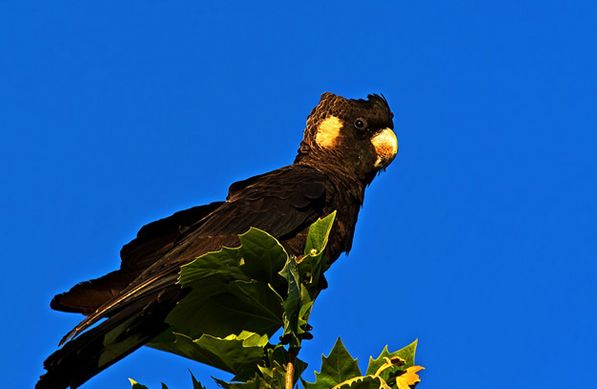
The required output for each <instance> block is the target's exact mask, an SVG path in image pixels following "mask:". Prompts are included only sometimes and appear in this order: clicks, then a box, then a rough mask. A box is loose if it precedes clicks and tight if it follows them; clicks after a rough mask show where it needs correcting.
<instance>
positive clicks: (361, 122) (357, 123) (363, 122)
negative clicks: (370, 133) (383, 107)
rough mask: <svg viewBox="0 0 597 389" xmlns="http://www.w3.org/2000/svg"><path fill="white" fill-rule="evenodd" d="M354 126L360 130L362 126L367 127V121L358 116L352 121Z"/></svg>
mask: <svg viewBox="0 0 597 389" xmlns="http://www.w3.org/2000/svg"><path fill="white" fill-rule="evenodd" d="M354 126H355V127H356V128H358V129H359V130H362V129H363V128H365V127H367V121H366V120H365V119H363V118H358V119H357V120H355V121H354Z"/></svg>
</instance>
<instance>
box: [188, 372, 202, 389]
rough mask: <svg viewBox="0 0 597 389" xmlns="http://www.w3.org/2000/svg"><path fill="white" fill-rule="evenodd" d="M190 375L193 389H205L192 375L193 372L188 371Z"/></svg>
mask: <svg viewBox="0 0 597 389" xmlns="http://www.w3.org/2000/svg"><path fill="white" fill-rule="evenodd" d="M189 373H191V380H192V381H193V389H206V388H205V386H203V385H201V382H199V381H197V378H195V376H194V375H193V372H191V371H190V370H189Z"/></svg>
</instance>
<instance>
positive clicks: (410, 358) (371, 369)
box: [366, 340, 417, 375]
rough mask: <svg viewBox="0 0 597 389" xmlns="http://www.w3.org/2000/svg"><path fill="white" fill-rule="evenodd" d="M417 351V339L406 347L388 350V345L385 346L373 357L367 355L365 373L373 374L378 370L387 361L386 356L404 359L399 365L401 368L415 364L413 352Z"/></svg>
mask: <svg viewBox="0 0 597 389" xmlns="http://www.w3.org/2000/svg"><path fill="white" fill-rule="evenodd" d="M416 351H417V340H415V341H414V342H412V343H411V344H409V345H408V346H406V347H403V348H401V349H400V350H397V351H394V352H392V353H391V352H389V351H388V346H385V347H384V348H383V350H382V351H381V353H380V354H379V356H378V357H377V358H375V359H373V357H369V365H368V366H367V373H366V374H367V375H373V374H375V373H376V372H377V370H379V368H380V367H382V365H384V364H385V363H386V362H387V358H394V357H398V358H401V359H402V360H404V365H402V366H401V369H402V370H404V369H406V368H409V367H411V366H413V365H414V364H415V353H416Z"/></svg>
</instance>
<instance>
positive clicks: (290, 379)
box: [285, 348, 296, 389]
mask: <svg viewBox="0 0 597 389" xmlns="http://www.w3.org/2000/svg"><path fill="white" fill-rule="evenodd" d="M289 354H290V355H289V360H288V365H287V366H286V386H285V389H292V388H293V386H294V363H295V361H296V353H295V352H294V351H293V350H292V348H291V349H290V350H289Z"/></svg>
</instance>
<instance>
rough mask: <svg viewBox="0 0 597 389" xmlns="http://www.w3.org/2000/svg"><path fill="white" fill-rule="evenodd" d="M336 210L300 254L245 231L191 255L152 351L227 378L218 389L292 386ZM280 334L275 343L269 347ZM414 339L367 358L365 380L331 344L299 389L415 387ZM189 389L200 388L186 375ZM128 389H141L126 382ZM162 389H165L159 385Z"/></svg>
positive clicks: (314, 230)
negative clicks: (234, 240)
mask: <svg viewBox="0 0 597 389" xmlns="http://www.w3.org/2000/svg"><path fill="white" fill-rule="evenodd" d="M334 218H335V212H334V213H332V214H330V215H328V216H326V217H325V218H322V219H319V220H317V221H316V222H315V223H314V224H313V225H312V226H311V227H310V229H309V233H308V236H307V240H306V245H305V250H304V255H302V256H300V257H298V258H296V257H293V256H289V255H288V254H287V253H286V251H285V249H284V247H282V245H281V244H280V243H279V242H278V241H277V240H276V239H275V238H274V237H273V236H271V235H269V234H268V233H267V232H265V231H262V230H259V229H257V228H251V229H250V230H249V231H247V232H246V233H244V234H242V235H239V239H240V243H241V245H240V246H239V247H235V248H228V247H225V248H222V249H221V250H219V251H215V252H209V253H206V254H204V255H202V256H201V257H198V258H197V259H195V260H194V261H193V262H191V263H189V264H187V265H184V266H183V267H182V268H181V271H180V276H179V280H178V282H179V283H180V284H181V285H182V286H183V287H185V288H186V290H188V293H187V294H186V295H185V297H184V298H183V299H182V300H181V301H180V302H179V303H178V304H177V306H176V307H175V309H174V310H172V312H171V313H170V314H169V315H168V317H167V318H166V322H167V323H168V324H169V325H170V328H169V329H168V330H167V331H165V332H164V333H163V334H161V335H160V336H159V337H157V338H156V339H154V340H153V342H152V343H151V344H149V345H150V346H151V347H155V348H158V349H160V350H164V351H168V352H172V353H175V354H178V355H182V356H184V357H187V358H190V359H192V360H195V361H198V362H202V363H205V364H208V365H210V366H214V367H216V368H219V369H221V370H224V371H227V372H230V373H232V374H234V377H233V379H232V382H225V381H222V380H219V379H215V378H214V380H215V381H216V383H217V384H218V385H219V386H220V387H222V388H225V389H263V388H271V389H283V388H286V387H290V386H289V384H290V381H289V382H288V384H287V383H286V380H287V377H290V379H291V380H292V386H294V385H296V383H297V381H298V379H299V377H300V375H301V373H302V372H303V371H304V370H305V368H306V366H307V365H306V364H305V363H304V362H302V361H301V360H300V359H298V358H297V354H298V352H299V350H300V348H301V342H302V341H303V340H304V339H310V338H311V337H312V336H311V334H310V332H309V331H310V329H311V327H310V326H309V324H308V320H309V315H310V313H311V309H312V307H313V302H314V301H315V299H316V298H317V296H318V294H319V293H320V291H321V289H322V288H324V287H325V285H326V281H325V277H324V274H323V273H324V271H325V270H326V263H325V260H324V256H323V253H324V251H325V247H326V244H327V241H328V237H329V234H330V230H331V228H332V225H333V222H334ZM280 328H282V329H283V332H282V336H281V337H280V341H279V342H276V343H275V344H273V343H271V342H270V340H271V337H272V336H273V334H274V333H275V332H276V331H277V330H278V329H280ZM415 349H416V341H415V342H413V343H412V344H410V345H408V346H407V347H405V348H403V349H401V350H398V351H395V352H393V353H390V352H389V351H388V349H387V347H386V348H384V349H383V350H382V352H381V354H380V355H379V356H378V357H377V358H375V359H373V358H370V360H369V366H368V367H367V371H366V372H365V375H363V374H362V373H361V371H360V369H359V367H358V364H357V361H356V360H355V359H353V358H352V356H351V355H350V354H349V353H348V351H346V349H345V347H344V345H343V344H342V342H341V340H340V339H338V341H337V342H336V345H335V346H334V349H333V350H332V351H331V352H330V354H329V355H328V356H327V357H323V358H322V367H321V370H320V372H319V373H316V380H315V382H313V383H309V382H306V381H302V385H303V387H304V388H305V389H324V388H325V389H330V388H338V389H340V388H347V389H348V388H351V389H368V388H383V389H387V388H399V389H407V388H409V387H413V386H414V385H415V384H416V383H417V382H419V377H418V375H417V372H418V371H419V370H421V369H422V368H421V367H420V366H415V365H414V354H415ZM192 383H193V388H194V389H201V388H204V387H203V386H202V385H201V384H200V383H199V382H197V380H196V379H195V377H192ZM131 385H132V386H133V388H135V389H143V388H145V386H143V385H141V384H139V383H137V382H136V381H134V380H132V379H131ZM162 388H167V386H166V385H165V384H162Z"/></svg>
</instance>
